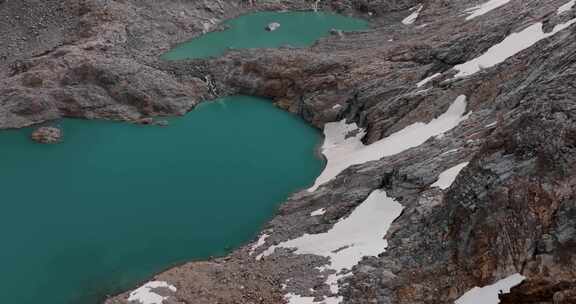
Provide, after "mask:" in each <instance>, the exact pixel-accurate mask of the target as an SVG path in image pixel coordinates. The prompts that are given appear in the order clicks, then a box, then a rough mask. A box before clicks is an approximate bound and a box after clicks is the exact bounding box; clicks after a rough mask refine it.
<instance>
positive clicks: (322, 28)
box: [163, 12, 369, 60]
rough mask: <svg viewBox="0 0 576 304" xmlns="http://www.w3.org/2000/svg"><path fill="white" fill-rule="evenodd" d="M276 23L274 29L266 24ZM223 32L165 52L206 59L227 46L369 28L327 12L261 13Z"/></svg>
mask: <svg viewBox="0 0 576 304" xmlns="http://www.w3.org/2000/svg"><path fill="white" fill-rule="evenodd" d="M272 22H277V23H279V24H280V27H279V28H278V29H277V30H275V31H272V32H268V31H266V30H265V28H266V26H267V25H268V24H270V23H272ZM223 25H224V26H225V27H226V29H225V30H223V31H215V32H210V33H208V34H206V35H202V36H200V37H197V38H195V39H192V40H190V41H188V42H186V43H183V44H181V45H179V46H177V47H175V48H174V49H172V50H171V51H169V52H167V53H166V54H164V55H163V58H164V59H167V60H179V59H194V58H207V57H212V56H218V55H222V54H224V53H225V52H226V50H228V49H249V48H277V47H281V46H292V47H306V46H310V45H312V44H314V42H315V41H317V40H318V38H321V37H323V36H327V35H329V33H330V30H331V29H336V30H341V31H345V32H346V31H359V30H366V29H368V28H369V23H368V21H366V20H363V19H359V18H352V17H347V16H342V15H338V14H333V13H327V12H258V13H252V14H247V15H242V16H240V17H238V18H235V19H231V20H228V21H226V22H224V23H223Z"/></svg>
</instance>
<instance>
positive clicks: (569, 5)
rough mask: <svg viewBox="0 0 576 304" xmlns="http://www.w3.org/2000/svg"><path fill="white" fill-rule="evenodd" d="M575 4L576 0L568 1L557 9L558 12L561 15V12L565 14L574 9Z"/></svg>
mask: <svg viewBox="0 0 576 304" xmlns="http://www.w3.org/2000/svg"><path fill="white" fill-rule="evenodd" d="M575 4H576V0H570V1H568V2H567V3H566V4H564V5H562V6H560V7H559V8H558V10H557V11H556V14H558V15H560V14H563V13H565V12H568V11H570V10H572V8H573V7H574V5H575Z"/></svg>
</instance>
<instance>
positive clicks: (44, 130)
mask: <svg viewBox="0 0 576 304" xmlns="http://www.w3.org/2000/svg"><path fill="white" fill-rule="evenodd" d="M62 137H63V133H62V130H60V129H59V128H56V127H40V128H38V129H36V130H34V132H32V140H34V141H35V142H37V143H41V144H56V143H59V142H61V141H62Z"/></svg>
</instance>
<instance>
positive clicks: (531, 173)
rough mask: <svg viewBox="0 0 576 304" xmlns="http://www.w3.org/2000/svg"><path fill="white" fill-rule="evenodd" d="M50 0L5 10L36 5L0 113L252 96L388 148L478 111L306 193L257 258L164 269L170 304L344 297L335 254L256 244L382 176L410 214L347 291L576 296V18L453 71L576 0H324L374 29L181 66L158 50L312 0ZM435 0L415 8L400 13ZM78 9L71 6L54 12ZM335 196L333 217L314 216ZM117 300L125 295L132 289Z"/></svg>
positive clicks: (18, 25)
mask: <svg viewBox="0 0 576 304" xmlns="http://www.w3.org/2000/svg"><path fill="white" fill-rule="evenodd" d="M36 2H37V1H32V0H28V1H18V2H16V1H10V0H6V1H3V2H0V14H3V15H10V16H16V15H22V16H23V17H20V18H24V19H17V18H12V19H10V20H9V21H6V19H4V18H0V34H2V35H0V37H6V38H1V40H0V41H1V42H2V43H3V44H4V42H6V45H8V48H0V52H4V53H0V54H3V55H2V56H1V58H0V68H1V69H0V71H1V72H0V73H2V74H0V128H15V127H23V126H27V125H31V124H36V123H40V122H44V121H47V120H52V119H57V118H60V117H63V116H66V117H87V118H103V119H118V120H128V121H135V120H140V119H141V118H147V117H151V116H158V115H182V114H184V113H186V112H187V111H189V110H191V109H192V108H193V107H194V106H195V105H196V104H197V103H198V102H200V101H201V100H203V99H206V98H209V97H214V96H218V95H224V94H231V93H244V94H253V95H258V96H265V97H269V98H272V99H273V100H274V102H275V103H276V104H277V105H278V106H280V107H282V108H284V109H286V110H287V111H290V112H293V113H296V114H298V115H300V116H301V117H303V118H304V119H305V120H307V121H308V122H310V123H311V124H312V125H314V126H316V127H318V128H322V127H324V125H325V124H326V123H328V122H334V121H339V120H342V119H346V120H348V121H349V122H355V123H357V124H358V125H359V126H360V127H362V128H363V129H364V130H365V131H366V135H365V136H364V138H363V139H362V141H363V142H364V143H365V144H371V143H374V142H376V141H378V140H381V139H383V138H386V137H388V136H390V135H391V134H394V133H395V132H398V131H400V130H402V129H404V128H405V127H407V126H410V125H412V124H414V123H417V122H424V123H426V122H430V121H431V120H433V119H434V118H436V117H438V116H440V115H441V114H442V113H444V112H445V111H446V109H447V108H448V107H449V106H450V104H451V103H452V102H453V101H454V100H455V98H456V97H458V96H460V95H465V96H466V97H467V101H468V103H467V112H468V113H469V114H470V116H469V118H468V119H467V120H465V121H463V122H462V123H460V124H459V125H458V126H457V127H455V128H453V129H451V130H450V131H448V132H446V133H445V134H443V136H436V137H432V138H429V139H428V140H427V141H425V142H424V143H423V144H421V145H419V146H417V147H413V148H411V149H407V150H405V151H402V152H401V153H397V154H394V155H390V156H387V157H383V158H381V159H379V160H374V161H370V162H366V163H362V164H358V165H355V166H351V167H349V168H347V169H346V170H344V171H343V172H341V173H340V174H339V175H338V176H337V177H335V178H334V179H333V180H331V181H330V182H328V183H326V184H324V185H323V186H321V187H320V188H319V189H317V190H316V191H313V192H308V191H301V192H299V193H295V194H293V195H292V196H291V197H290V198H289V199H288V200H287V202H285V203H284V204H283V205H282V206H281V207H280V209H279V210H278V213H277V215H276V216H275V217H274V218H273V219H272V220H271V221H270V222H269V223H268V224H267V226H266V227H265V228H264V232H265V233H266V234H268V235H270V236H269V237H268V238H267V239H266V240H265V243H264V245H262V246H260V247H258V248H256V249H255V252H254V254H252V255H251V249H252V245H254V243H256V241H254V242H252V243H250V244H247V245H246V246H245V247H242V248H239V249H238V250H236V251H234V252H233V253H231V254H230V255H229V256H226V257H223V258H217V259H212V260H210V261H204V262H192V263H188V264H186V265H183V266H180V267H176V268H173V269H171V270H168V271H166V272H163V273H161V274H158V275H157V276H156V279H157V280H161V281H168V282H170V283H171V284H172V285H174V286H177V287H178V291H177V292H176V294H175V295H174V296H173V297H171V298H170V299H169V301H172V302H174V303H267V304H269V303H284V302H285V299H284V296H285V294H287V293H291V294H297V295H300V296H304V297H314V298H316V299H317V300H321V299H323V297H324V296H329V295H332V292H331V290H330V288H329V286H328V285H327V284H326V283H325V282H326V277H327V276H329V275H331V274H333V273H332V272H330V271H329V270H326V269H323V268H322V267H321V266H323V265H327V264H329V262H330V261H329V259H328V258H327V257H324V256H316V255H311V254H295V252H294V250H292V249H286V248H282V249H278V250H277V251H275V252H274V253H273V254H271V255H269V256H267V257H265V258H263V259H260V260H257V259H255V256H256V255H257V254H259V253H261V252H263V251H264V250H265V249H266V248H268V247H270V246H272V245H274V244H278V243H280V242H283V241H286V240H290V239H294V238H296V237H299V236H301V235H303V234H304V233H309V234H316V233H322V232H326V231H328V230H330V229H331V228H332V227H333V225H334V224H335V223H336V222H338V221H339V220H341V219H342V218H345V217H347V216H348V215H350V214H351V212H352V211H353V210H354V209H355V208H356V207H357V206H359V205H360V204H361V203H362V202H363V201H364V200H365V199H366V198H367V197H368V195H369V194H370V193H371V192H372V191H374V190H375V189H384V190H386V192H387V194H388V196H390V197H393V198H394V199H396V200H397V201H398V202H399V203H401V204H402V205H403V206H404V211H403V212H402V214H401V215H400V216H399V217H398V218H397V219H396V220H395V221H394V223H393V224H392V226H391V227H390V229H389V230H388V231H382V237H383V238H386V239H387V241H388V248H386V249H385V248H382V253H381V254H379V255H378V256H370V257H364V259H363V260H362V261H361V262H360V263H359V264H358V265H356V266H354V267H353V269H351V270H350V271H351V275H350V276H348V277H346V278H345V279H343V280H341V281H340V284H339V286H340V289H339V296H342V297H343V303H358V304H365V303H407V304H408V303H410V304H424V303H426V304H428V303H429V304H432V303H434V304H438V303H453V302H454V300H455V299H457V298H459V297H460V296H461V295H462V294H464V293H465V292H466V291H468V290H469V289H471V288H472V287H474V286H484V285H489V284H492V283H494V282H495V281H497V280H499V279H501V278H503V277H506V276H508V275H510V274H513V273H521V274H522V275H524V276H526V278H527V279H526V280H525V281H524V282H523V283H522V284H520V285H519V286H517V287H515V288H513V289H512V291H511V293H510V294H507V295H503V296H501V298H502V299H501V303H508V304H510V303H550V304H551V303H575V302H576V291H575V290H574V288H575V286H576V278H575V275H574V274H575V273H576V269H575V265H576V254H575V252H576V251H575V249H576V228H575V227H576V204H575V202H576V200H575V191H574V189H575V187H576V184H575V183H576V182H575V181H576V179H575V178H574V176H575V175H574V172H576V171H575V169H576V168H575V164H576V150H575V149H576V148H575V147H576V116H575V115H576V112H575V111H574V108H575V103H576V100H575V98H574V96H576V88H574V86H573V85H572V84H573V83H574V81H575V80H576V77H575V76H574V75H576V61H575V60H574V58H576V53H575V52H576V40H575V39H574V35H573V31H574V30H573V29H574V26H576V25H573V26H572V27H568V28H567V29H565V30H562V31H559V32H557V33H556V34H554V35H549V37H546V38H545V39H542V40H540V41H538V42H537V43H535V44H534V45H533V46H531V47H528V48H526V49H524V50H523V51H521V52H519V53H517V54H515V55H513V56H511V57H510V58H508V59H507V60H506V61H504V62H502V63H500V64H497V65H495V66H492V67H485V68H483V69H481V70H480V71H479V72H477V73H475V74H473V75H471V76H468V77H462V78H456V77H454V75H455V74H456V71H455V70H454V69H453V68H454V67H455V66H457V65H459V64H462V63H465V62H467V61H469V60H472V59H474V58H476V57H478V56H480V55H482V54H484V53H486V52H487V51H488V50H490V49H491V48H492V47H493V46H495V45H497V44H498V43H500V42H502V41H503V40H504V39H505V38H506V37H508V36H509V35H510V34H511V33H513V32H519V31H522V30H524V29H526V28H527V27H529V26H531V25H533V24H535V23H536V22H542V24H543V30H544V31H545V32H547V33H549V32H550V31H552V30H553V29H554V27H555V26H557V25H559V24H563V23H565V22H568V21H570V20H572V19H573V18H575V17H576V11H575V10H574V9H571V10H568V11H566V12H564V13H562V14H558V13H557V9H558V8H559V7H560V6H562V5H564V4H566V2H568V1H567V0H551V1H537V0H526V1H520V0H518V1H516V0H511V1H510V2H509V3H507V4H505V5H503V6H501V7H499V8H496V9H494V10H492V11H489V12H487V13H486V14H484V15H481V16H478V17H476V18H474V19H471V20H466V16H467V15H468V13H466V12H467V10H469V9H470V8H472V7H475V6H477V5H479V4H482V3H484V1H480V0H462V1H448V0H444V1H428V0H423V1H417V0H402V1H400V0H399V1H349V0H341V1H338V0H333V1H322V2H321V3H319V5H320V6H321V7H322V8H324V9H329V10H333V11H336V12H343V13H348V14H352V15H356V16H364V17H366V18H370V21H371V22H372V23H373V25H374V27H373V29H372V30H369V31H364V32H359V33H346V35H344V36H343V37H340V36H338V35H332V36H330V37H327V38H325V39H322V40H320V41H319V42H318V43H317V44H316V45H314V46H313V47H311V48H308V49H278V50H245V51H233V52H229V53H228V54H226V55H225V56H223V57H221V58H217V59H213V60H199V61H187V62H179V63H177V64H176V63H168V62H160V61H158V60H157V59H156V58H157V57H158V55H159V54H161V53H162V52H163V51H165V50H167V49H168V48H169V47H170V46H172V45H173V44H174V43H176V42H180V41H183V40H185V39H188V38H190V37H193V36H195V35H198V34H200V33H202V31H203V30H205V24H206V22H209V23H211V24H212V21H211V20H216V19H217V20H223V19H225V18H228V17H231V16H234V15H236V14H240V13H242V12H247V11H254V10H265V9H269V10H280V9H310V5H311V3H310V2H308V1H296V0H294V1H282V2H281V3H280V2H277V1H162V2H161V3H160V2H159V1H151V0H145V1H135V0H128V1H105V0H87V1H78V2H77V5H76V4H75V5H76V6H74V5H73V6H68V7H65V8H62V7H61V5H60V4H58V3H59V1H44V2H43V4H42V5H40V6H38V7H37V8H36V7H35V8H32V7H33V5H32V4H37V3H36ZM246 2H248V3H246ZM75 3H76V2H75ZM419 4H422V9H421V10H420V12H419V15H418V17H417V18H416V20H415V22H414V23H413V24H409V25H406V24H403V23H402V22H401V21H402V20H403V19H404V18H405V17H407V16H408V15H410V14H412V13H413V12H414V10H413V9H412V8H414V7H416V6H418V5H419ZM71 9H73V10H75V12H76V13H75V14H72V13H70V12H69V10H71ZM411 9H412V10H411ZM62 10H63V11H62ZM144 12H145V13H144ZM40 13H42V14H44V15H45V16H46V17H45V18H44V19H41V20H45V21H42V22H44V23H42V22H40V21H39V22H38V24H40V25H41V24H45V25H46V28H45V29H41V30H37V31H36V32H37V33H39V36H38V37H39V38H38V39H32V38H31V37H33V36H32V35H33V34H34V33H35V32H34V31H32V30H31V29H32V25H34V26H35V27H38V26H36V23H35V22H33V21H32V20H37V19H38V18H37V16H36V14H40ZM24 15H25V16H24ZM61 15H65V16H66V18H64V19H62V20H63V21H62V22H56V21H55V20H54V19H55V18H56V19H58V18H59V16H61ZM2 22H4V23H2ZM41 28H42V27H41ZM62 32H65V33H67V34H66V35H60V33H62ZM30 33H33V34H30ZM34 35H35V34H34ZM18 37H24V38H26V39H20V38H18ZM64 39H66V40H64ZM15 41H16V42H15ZM438 73H439V74H440V75H439V76H437V77H435V78H433V79H432V80H430V81H429V82H427V83H425V84H423V85H421V86H418V84H419V82H421V81H423V80H424V79H427V78H429V77H430V76H432V75H435V74H438ZM463 162H469V165H468V166H467V167H466V168H465V169H464V170H462V171H461V172H460V174H458V176H457V177H456V179H455V181H454V183H453V184H452V185H451V186H450V187H449V188H447V189H445V190H442V189H439V188H436V187H431V185H432V184H433V183H434V182H435V181H436V180H437V179H438V176H439V175H440V174H441V173H442V172H444V171H445V170H446V169H448V168H451V167H453V166H455V165H457V164H461V163H463ZM320 208H325V209H326V212H325V213H324V214H322V215H320V216H310V213H311V212H312V211H315V210H318V209H320ZM107 303H126V294H121V295H118V296H117V297H114V298H111V299H108V300H107Z"/></svg>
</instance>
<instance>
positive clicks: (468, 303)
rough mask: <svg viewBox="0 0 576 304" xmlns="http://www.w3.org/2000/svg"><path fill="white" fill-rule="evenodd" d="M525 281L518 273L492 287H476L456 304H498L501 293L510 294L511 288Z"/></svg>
mask: <svg viewBox="0 0 576 304" xmlns="http://www.w3.org/2000/svg"><path fill="white" fill-rule="evenodd" d="M524 279H526V278H525V277H524V276H522V275H521V274H519V273H516V274H513V275H511V276H509V277H507V278H505V279H502V280H500V281H498V282H496V283H494V284H492V285H488V286H484V287H474V288H472V289H470V290H469V291H468V292H466V293H465V294H464V295H463V296H461V297H460V298H459V299H458V300H456V302H455V304H498V303H500V300H499V299H498V294H499V293H500V292H502V293H509V292H510V288H512V287H514V286H516V285H518V284H520V283H522V281H524Z"/></svg>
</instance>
